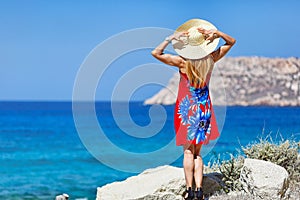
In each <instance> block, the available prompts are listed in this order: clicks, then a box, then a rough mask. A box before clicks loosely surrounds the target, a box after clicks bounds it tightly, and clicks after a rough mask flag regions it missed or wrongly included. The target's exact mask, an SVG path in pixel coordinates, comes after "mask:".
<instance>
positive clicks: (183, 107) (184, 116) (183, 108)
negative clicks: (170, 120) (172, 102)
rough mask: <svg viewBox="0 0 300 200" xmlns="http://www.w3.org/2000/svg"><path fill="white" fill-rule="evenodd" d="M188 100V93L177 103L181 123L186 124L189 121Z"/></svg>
mask: <svg viewBox="0 0 300 200" xmlns="http://www.w3.org/2000/svg"><path fill="white" fill-rule="evenodd" d="M190 106H191V105H190V100H189V97H188V95H186V97H185V98H183V100H182V101H181V102H180V104H179V111H178V113H179V115H180V118H181V121H182V124H184V125H185V124H187V123H188V122H189V109H190Z"/></svg>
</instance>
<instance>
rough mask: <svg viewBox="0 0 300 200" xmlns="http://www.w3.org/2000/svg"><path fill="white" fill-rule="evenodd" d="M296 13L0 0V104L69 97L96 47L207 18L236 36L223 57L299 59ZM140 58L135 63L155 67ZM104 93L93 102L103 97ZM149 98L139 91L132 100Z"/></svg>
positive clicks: (257, 7)
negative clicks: (123, 35) (124, 35)
mask: <svg viewBox="0 0 300 200" xmlns="http://www.w3.org/2000/svg"><path fill="white" fill-rule="evenodd" d="M299 9H300V1H298V0H287V1H279V0H269V1H267V0H265V1H264V0H252V1H242V0H240V1H237V0H236V1H233V0H232V1H230V0H227V1H217V0H215V1H201V0H197V1H184V0H182V1H174V0H172V1H170V0H165V1H159V0H151V1H150V0H149V1H141V0H140V1H134V0H133V1H121V0H119V1H113V0H111V1H108V0H107V1H84V0H81V1H80V0H78V1H71V0H70V1H55V0H53V1H32V0H27V1H21V0H20V1H14V0H11V1H4V0H2V1H0V27H1V29H0V30H1V31H0V91H1V93H0V100H58V101H59V100H71V98H72V91H73V84H74V81H75V78H76V73H77V72H78V70H79V68H80V66H81V64H82V62H83V61H84V59H85V58H86V57H87V55H88V54H89V53H90V52H91V51H92V49H94V48H95V47H96V46H97V45H98V44H99V43H101V42H103V41H104V40H106V39H107V38H109V37H111V36H113V35H115V34H118V33H120V32H123V31H126V30H130V29H134V28H143V27H162V28H168V29H172V30H174V29H176V28H177V27H178V26H179V25H180V24H182V23H184V22H185V21H186V20H188V19H191V18H202V19H206V20H209V21H211V22H213V23H214V24H215V25H216V26H217V27H218V28H219V29H220V30H222V31H224V32H226V33H228V34H230V35H232V36H233V37H235V38H236V39H237V43H236V45H235V46H234V48H233V49H232V51H231V52H230V53H229V54H228V55H227V56H234V57H235V56H263V57H292V56H294V57H299V53H300V50H299V44H300V38H299V36H300V26H298V24H299V21H300V12H299ZM163 39H164V38H162V40H163ZM155 45H156V44H155ZM143 53H144V55H142V56H138V57H137V58H135V59H137V60H138V62H137V63H138V64H143V63H149V62H157V61H156V60H154V59H153V58H152V57H151V56H150V55H149V52H148V51H142V52H140V54H143ZM127 60H129V58H128V59H127ZM128 63H130V62H128ZM128 63H127V64H126V65H127V69H130V68H132V67H134V66H133V65H131V64H128ZM157 63H158V62H157ZM115 70H116V69H115ZM145 76H146V75H145ZM139 78H143V75H141V76H140V77H139ZM103 84H104V85H105V84H107V85H112V84H114V83H113V82H110V80H109V79H108V80H107V82H104V83H103ZM108 90H109V89H108ZM106 93H107V95H106ZM108 93H109V91H104V94H102V95H96V96H97V99H98V100H107V99H109V98H110V95H109V94H108ZM153 93H154V90H153V89H152V90H151V89H149V90H148V89H147V90H146V89H145V90H143V89H141V90H140V94H139V95H137V97H136V98H137V99H139V98H142V96H144V97H149V96H151V95H152V94H153Z"/></svg>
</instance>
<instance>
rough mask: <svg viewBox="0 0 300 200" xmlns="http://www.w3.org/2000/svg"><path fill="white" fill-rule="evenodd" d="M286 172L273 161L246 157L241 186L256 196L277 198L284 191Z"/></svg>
mask: <svg viewBox="0 0 300 200" xmlns="http://www.w3.org/2000/svg"><path fill="white" fill-rule="evenodd" d="M287 178H288V172H287V171H286V170H285V169H284V168H283V167H281V166H278V165H276V164H274V163H271V162H267V161H263V160H257V159H249V158H246V159H245V162H244V166H243V168H242V172H241V175H240V181H241V182H242V184H243V188H244V189H245V190H246V191H247V192H249V193H251V194H254V195H256V196H261V197H273V198H279V194H280V193H283V194H284V192H285V189H286V185H285V184H286V183H287Z"/></svg>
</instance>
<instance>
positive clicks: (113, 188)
mask: <svg viewBox="0 0 300 200" xmlns="http://www.w3.org/2000/svg"><path fill="white" fill-rule="evenodd" d="M221 176H222V175H221V174H219V173H210V174H205V175H204V177H203V190H204V194H209V193H214V192H215V191H217V190H219V189H220V188H221V186H222V185H223V182H222V181H221V178H222V177H221ZM185 188H186V186H185V179H184V171H183V169H182V168H178V167H172V166H162V167H157V168H154V169H149V170H146V171H144V172H143V173H141V174H139V175H137V176H132V177H130V178H128V179H126V180H124V181H121V182H114V183H111V184H107V185H105V186H103V187H98V188H97V199H96V200H110V199H112V200H114V199H116V200H117V199H120V200H129V199H130V200H147V199H149V200H150V199H151V200H154V199H157V200H161V199H164V200H176V199H178V200H179V199H182V194H183V192H184V191H185Z"/></svg>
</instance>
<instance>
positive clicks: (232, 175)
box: [209, 137, 300, 200]
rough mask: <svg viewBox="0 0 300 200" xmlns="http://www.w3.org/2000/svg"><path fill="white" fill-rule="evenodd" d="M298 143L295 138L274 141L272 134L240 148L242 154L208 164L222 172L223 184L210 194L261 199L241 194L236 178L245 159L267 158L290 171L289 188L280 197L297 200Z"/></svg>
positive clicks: (299, 183)
mask: <svg viewBox="0 0 300 200" xmlns="http://www.w3.org/2000/svg"><path fill="white" fill-rule="evenodd" d="M299 150H300V142H296V141H294V140H281V141H280V142H273V140H272V138H271V137H267V138H263V139H262V138H261V139H260V140H259V141H258V142H256V143H253V144H249V145H248V146H246V147H242V151H243V152H242V153H241V154H240V155H238V156H235V157H234V156H232V155H231V159H230V160H226V161H220V162H217V163H215V164H213V165H212V166H211V169H213V170H217V171H219V172H221V173H222V174H223V176H224V177H223V181H224V183H225V187H224V188H223V191H221V192H220V193H219V194H215V195H214V196H212V197H210V198H209V199H210V200H215V199H222V200H226V199H230V200H232V199H238V200H243V199H260V198H258V197H254V196H251V195H247V194H244V193H242V192H241V191H242V190H243V189H242V185H241V183H240V181H239V178H240V172H241V169H242V166H243V162H244V158H253V159H260V160H265V161H270V162H272V163H275V164H277V165H280V166H282V167H284V168H285V169H286V170H287V172H288V173H289V180H288V182H289V186H288V187H289V188H288V190H287V192H286V194H285V196H284V197H283V198H282V199H292V200H293V199H298V198H299V196H300V156H299Z"/></svg>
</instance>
